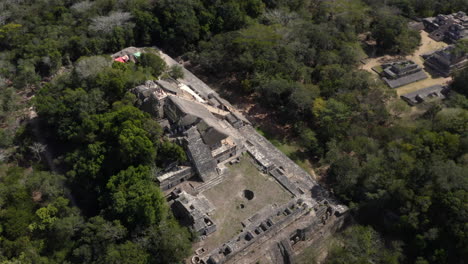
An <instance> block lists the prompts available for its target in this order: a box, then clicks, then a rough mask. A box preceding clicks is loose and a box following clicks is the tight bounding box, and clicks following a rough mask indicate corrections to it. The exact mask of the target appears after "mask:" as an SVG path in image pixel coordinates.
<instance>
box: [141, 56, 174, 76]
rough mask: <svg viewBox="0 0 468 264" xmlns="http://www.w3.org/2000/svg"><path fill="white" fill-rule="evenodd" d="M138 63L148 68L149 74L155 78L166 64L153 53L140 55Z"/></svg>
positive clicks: (163, 69)
mask: <svg viewBox="0 0 468 264" xmlns="http://www.w3.org/2000/svg"><path fill="white" fill-rule="evenodd" d="M138 62H139V63H140V64H141V65H142V66H143V67H146V68H148V69H149V71H150V73H151V74H152V75H153V76H155V77H159V76H160V75H161V74H162V73H163V72H164V71H165V70H166V68H167V65H166V62H165V61H164V60H163V59H161V57H159V56H158V55H156V54H153V53H143V54H141V56H140V58H139V59H138Z"/></svg>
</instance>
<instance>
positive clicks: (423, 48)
mask: <svg viewBox="0 0 468 264" xmlns="http://www.w3.org/2000/svg"><path fill="white" fill-rule="evenodd" d="M446 46H447V44H446V43H444V42H437V41H435V40H433V39H431V38H430V37H429V34H428V33H427V32H426V31H421V45H420V46H419V48H418V50H416V51H415V52H414V53H413V54H412V55H408V56H406V57H402V56H389V55H385V56H381V57H376V58H369V59H366V60H365V64H363V65H361V67H359V69H362V70H365V71H368V72H370V73H372V74H375V75H377V73H376V72H374V71H373V70H372V68H373V67H375V66H378V65H380V64H382V63H385V62H389V61H396V60H401V59H403V58H405V59H407V60H412V61H414V62H416V63H417V64H418V65H420V66H421V67H424V60H423V59H422V57H421V55H422V54H426V53H429V52H431V51H435V50H438V49H441V48H444V47H446ZM425 72H426V71H425ZM426 73H427V75H428V76H429V78H427V79H425V80H422V81H419V82H415V83H411V84H408V85H405V86H402V87H400V88H397V89H396V92H397V94H398V95H402V94H407V93H410V92H414V91H417V90H419V89H422V88H425V87H429V86H433V85H445V84H447V83H449V82H450V81H451V80H452V78H450V77H449V78H443V77H433V76H431V75H430V74H429V73H428V72H426Z"/></svg>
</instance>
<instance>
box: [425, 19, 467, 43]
mask: <svg viewBox="0 0 468 264" xmlns="http://www.w3.org/2000/svg"><path fill="white" fill-rule="evenodd" d="M423 24H424V27H425V29H426V31H428V32H429V33H430V34H429V36H430V37H431V38H432V39H434V40H436V41H447V42H449V43H455V42H457V41H458V40H460V39H466V38H468V16H467V15H466V13H464V12H458V13H454V14H450V15H437V16H436V17H428V18H424V19H423Z"/></svg>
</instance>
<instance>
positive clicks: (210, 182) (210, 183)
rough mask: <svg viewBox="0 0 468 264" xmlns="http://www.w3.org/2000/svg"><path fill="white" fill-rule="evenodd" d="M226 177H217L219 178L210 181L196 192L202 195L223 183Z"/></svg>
mask: <svg viewBox="0 0 468 264" xmlns="http://www.w3.org/2000/svg"><path fill="white" fill-rule="evenodd" d="M225 177H226V176H225V175H219V176H217V177H215V178H213V179H210V180H209V181H207V182H205V183H203V184H201V185H199V186H197V187H195V191H196V192H197V193H201V192H204V191H206V190H208V189H211V188H212V187H214V186H216V185H218V184H220V183H221V182H223V181H224V178H225Z"/></svg>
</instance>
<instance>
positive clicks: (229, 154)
mask: <svg viewBox="0 0 468 264" xmlns="http://www.w3.org/2000/svg"><path fill="white" fill-rule="evenodd" d="M119 54H122V52H121V53H119ZM160 55H161V57H162V58H163V59H164V60H165V61H166V63H167V64H168V65H169V66H171V65H174V64H177V62H175V61H174V60H172V59H171V58H170V57H168V56H167V55H166V54H164V53H160ZM183 71H184V78H183V79H181V80H179V81H177V82H176V81H174V80H158V81H156V82H152V81H149V82H147V83H145V85H142V86H138V87H136V88H134V89H133V92H134V93H135V94H136V95H137V98H138V102H137V104H138V105H139V107H141V108H142V109H144V110H145V111H147V112H148V113H151V114H152V115H153V116H154V117H155V118H157V119H158V120H159V121H158V122H159V123H160V124H161V125H162V126H163V127H164V131H165V134H166V136H167V137H168V138H169V139H170V140H173V141H174V142H177V143H179V144H180V145H181V146H182V147H183V148H184V149H185V151H186V153H187V157H188V162H187V163H185V164H177V165H176V166H174V165H172V166H171V167H170V168H167V169H166V170H164V171H161V172H160V173H159V174H158V175H157V177H156V179H157V182H158V184H159V185H160V187H161V189H162V190H163V191H165V193H166V195H167V198H168V201H169V203H170V204H171V208H172V210H173V212H174V214H175V216H176V217H177V218H178V219H179V220H180V222H181V223H182V224H184V225H187V226H189V227H190V228H191V229H192V230H193V231H195V232H197V233H198V234H199V235H200V239H201V241H200V244H201V246H200V247H198V249H197V250H195V252H194V255H193V256H192V257H191V258H190V261H191V262H192V263H195V264H196V263H204V264H208V263H209V264H220V263H255V262H257V261H259V260H262V263H263V262H265V263H293V261H294V256H295V255H296V254H297V252H300V251H301V250H302V249H304V248H305V247H307V246H309V245H316V246H319V245H320V242H321V241H322V240H323V238H324V237H327V236H329V235H330V234H331V233H333V232H334V231H335V230H337V229H339V228H340V227H341V226H342V225H343V223H344V222H345V220H346V219H347V210H348V209H347V207H346V206H343V205H341V204H340V203H339V202H338V201H336V200H335V199H334V198H333V197H332V196H331V195H330V193H329V192H328V191H327V190H326V189H324V188H323V187H322V186H320V185H319V184H318V183H317V182H316V181H315V180H314V179H313V177H312V176H311V175H309V174H308V173H307V172H305V171H304V170H303V169H302V168H300V167H299V166H298V165H297V164H296V163H294V162H293V161H292V160H291V159H289V158H288V157H287V156H286V155H284V154H283V153H282V152H281V151H279V150H278V149H277V148H276V147H275V146H274V145H273V144H271V143H270V142H269V141H268V140H267V139H265V138H264V137H263V136H262V135H260V134H259V133H258V132H257V131H256V130H255V129H254V128H253V127H252V125H251V124H250V122H249V121H248V120H247V119H246V118H245V117H244V116H243V115H242V114H241V113H240V112H239V111H238V110H236V109H235V108H234V107H233V106H232V105H230V104H229V102H227V101H226V100H224V99H222V98H221V97H220V96H219V95H218V94H217V93H216V92H214V91H213V90H211V88H209V87H208V86H207V85H206V84H205V83H203V82H202V81H200V80H199V79H198V78H197V77H196V76H194V75H193V74H192V73H191V72H189V71H187V70H186V69H185V68H184V69H183ZM240 158H242V159H248V160H250V161H251V163H248V164H250V165H251V168H252V169H253V170H256V169H258V171H256V173H258V174H260V175H263V176H261V178H260V179H262V177H267V178H268V181H272V182H276V183H274V184H275V186H278V187H277V188H278V189H279V190H281V191H284V196H285V199H286V200H288V199H289V202H286V203H284V202H281V204H276V203H271V202H268V201H266V202H262V203H264V204H260V205H259V206H261V207H259V208H261V209H260V210H258V211H254V213H253V214H252V215H250V216H249V217H247V218H246V219H245V220H243V221H239V220H237V221H238V222H237V224H239V226H241V227H242V229H241V230H238V233H236V234H235V235H234V236H232V237H231V238H230V239H226V240H224V241H222V242H220V243H219V242H217V244H215V245H213V244H212V243H207V244H204V243H203V241H204V239H208V238H210V237H213V236H215V234H217V233H218V232H220V231H218V230H220V228H221V227H220V225H219V222H217V219H218V220H219V219H223V218H217V217H220V216H219V215H218V216H217V215H216V213H217V212H218V210H223V208H216V207H214V206H213V204H214V203H215V202H216V200H213V198H212V197H211V198H210V199H212V200H209V199H208V198H207V197H208V196H205V192H206V191H208V190H211V189H212V188H216V187H217V186H218V185H220V184H221V183H223V181H225V180H226V177H229V175H230V174H229V173H226V171H229V165H228V164H229V163H235V162H238V161H239V160H240ZM249 168H250V167H249ZM241 176H242V177H249V175H237V176H236V177H241ZM232 177H234V176H232ZM229 187H230V186H229ZM232 187H235V186H232ZM265 191H268V190H265ZM257 194H258V195H260V196H261V193H259V192H258V191H257V193H254V192H253V191H251V190H250V188H249V186H246V188H245V189H243V190H242V191H240V194H239V196H238V198H236V199H243V200H242V201H243V203H248V202H251V203H258V202H259V201H263V200H262V199H261V198H258V196H257ZM225 198H226V197H222V195H221V196H220V197H217V198H216V199H221V200H222V199H225ZM210 201H211V202H210ZM239 206H240V207H239V208H238V210H243V207H244V204H240V205H239ZM222 212H223V213H224V214H225V213H226V211H222ZM246 212H247V211H246ZM230 213H233V214H235V213H236V212H230ZM248 214H250V211H249V213H248ZM223 217H225V216H223ZM224 228H225V229H224V230H226V226H224ZM229 229H230V228H229V226H227V230H229ZM216 241H217V240H216Z"/></svg>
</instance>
